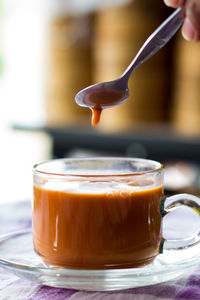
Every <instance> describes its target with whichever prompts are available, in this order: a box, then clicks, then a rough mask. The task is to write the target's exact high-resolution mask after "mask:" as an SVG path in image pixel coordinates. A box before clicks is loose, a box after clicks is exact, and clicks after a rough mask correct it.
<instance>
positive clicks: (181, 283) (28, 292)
mask: <svg viewBox="0 0 200 300" xmlns="http://www.w3.org/2000/svg"><path fill="white" fill-rule="evenodd" d="M27 228H31V203H30V201H23V202H13V203H9V204H1V207H0V234H2V233H7V232H11V231H16V230H21V229H27ZM25 299H26V300H32V299H35V300H45V299H52V300H66V299H70V300H79V299H80V300H91V299H94V300H121V299H123V300H156V299H164V300H169V299H189V300H192V299H200V266H199V268H197V270H196V271H195V272H194V273H193V274H190V275H188V276H187V274H186V275H185V276H184V277H181V278H179V279H177V280H176V281H174V280H173V281H168V282H166V283H164V284H158V285H154V286H149V287H142V288H135V289H129V290H123V291H114V292H86V291H77V290H70V289H63V288H53V287H48V286H42V285H39V284H36V283H33V282H30V281H28V280H24V279H20V278H18V277H16V276H15V275H13V274H12V273H8V272H7V271H5V270H4V269H2V268H0V300H25Z"/></svg>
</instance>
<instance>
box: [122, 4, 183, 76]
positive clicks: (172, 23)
mask: <svg viewBox="0 0 200 300" xmlns="http://www.w3.org/2000/svg"><path fill="white" fill-rule="evenodd" d="M183 16H184V8H177V9H176V10H175V11H174V12H173V13H172V14H171V15H170V16H169V17H168V18H167V19H166V20H165V21H164V22H163V23H162V24H161V25H160V26H159V27H158V28H157V29H156V30H155V31H154V32H153V33H152V34H151V35H150V36H149V38H148V39H147V40H146V42H145V43H144V44H143V46H142V47H141V49H140V50H139V52H138V53H137V55H136V57H135V58H134V59H133V61H132V62H131V63H130V65H129V66H128V68H127V69H126V71H125V72H124V73H123V74H122V76H121V77H124V78H125V79H126V80H127V79H128V78H129V77H130V75H131V73H132V72H133V71H134V70H135V69H136V68H137V67H139V66H140V65H141V64H142V63H143V62H145V61H146V60H147V59H149V58H150V57H151V56H153V55H154V54H155V53H156V52H158V51H159V50H160V49H161V48H162V47H163V46H165V44H167V42H168V41H169V40H170V39H171V38H172V37H173V36H174V34H175V33H176V32H177V31H178V29H179V28H180V27H181V25H182V24H183Z"/></svg>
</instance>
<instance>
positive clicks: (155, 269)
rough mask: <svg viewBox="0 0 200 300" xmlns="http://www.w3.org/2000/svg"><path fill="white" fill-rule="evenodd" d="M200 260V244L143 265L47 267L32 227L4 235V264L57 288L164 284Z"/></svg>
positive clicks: (0, 257) (0, 256)
mask: <svg viewBox="0 0 200 300" xmlns="http://www.w3.org/2000/svg"><path fill="white" fill-rule="evenodd" d="M199 263H200V244H197V245H195V246H192V247H189V248H187V249H182V250H165V251H164V253H163V254H160V255H158V256H157V258H156V259H155V261H154V262H153V263H152V264H151V265H149V266H146V267H143V268H129V269H117V270H72V269H64V268H53V267H47V266H46V265H45V264H44V263H43V262H42V261H41V259H40V257H38V255H37V254H36V253H35V252H34V249H33V244H32V233H31V231H30V230H26V231H19V232H15V233H9V234H6V235H1V236H0V267H2V268H5V269H7V270H8V271H10V272H12V273H14V274H15V275H17V276H19V277H22V278H25V279H28V280H31V281H34V282H37V283H39V284H44V285H48V286H53V287H62V288H73V289H81V290H91V291H108V290H120V289H128V288H134V287H141V286H147V285H153V284H158V283H162V282H165V281H168V280H172V279H175V278H177V277H179V276H182V275H183V274H184V273H187V275H188V274H189V273H190V272H192V271H193V270H194V269H195V268H197V266H198V264H199Z"/></svg>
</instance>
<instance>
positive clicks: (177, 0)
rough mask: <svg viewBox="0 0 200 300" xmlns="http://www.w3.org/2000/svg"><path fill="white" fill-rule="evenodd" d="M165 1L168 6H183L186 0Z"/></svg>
mask: <svg viewBox="0 0 200 300" xmlns="http://www.w3.org/2000/svg"><path fill="white" fill-rule="evenodd" d="M164 1H165V4H166V5H167V6H172V7H179V6H182V5H183V3H184V0H164Z"/></svg>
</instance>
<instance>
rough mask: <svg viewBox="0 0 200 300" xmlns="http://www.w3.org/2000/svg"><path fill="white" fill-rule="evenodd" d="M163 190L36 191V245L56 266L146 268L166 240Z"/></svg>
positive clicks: (47, 260)
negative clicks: (162, 221)
mask: <svg viewBox="0 0 200 300" xmlns="http://www.w3.org/2000/svg"><path fill="white" fill-rule="evenodd" d="M162 195H163V188H162V186H161V187H157V188H152V189H149V190H143V191H134V192H128V193H127V192H123V191H118V192H117V191H115V192H112V193H108V194H106V193H105V194H78V193H77V194H76V193H67V192H62V191H53V190H47V189H41V188H38V187H36V186H35V187H34V203H33V242H34V248H35V250H36V252H37V253H38V254H39V255H41V257H42V258H43V260H44V261H45V262H46V263H48V264H51V265H58V266H64V267H69V268H80V269H106V268H122V267H138V266H143V265H146V264H148V263H150V262H151V261H153V259H154V258H155V256H156V255H157V254H158V247H159V243H160V238H161V233H160V231H161V230H160V229H161V216H160V202H161V197H162Z"/></svg>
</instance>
